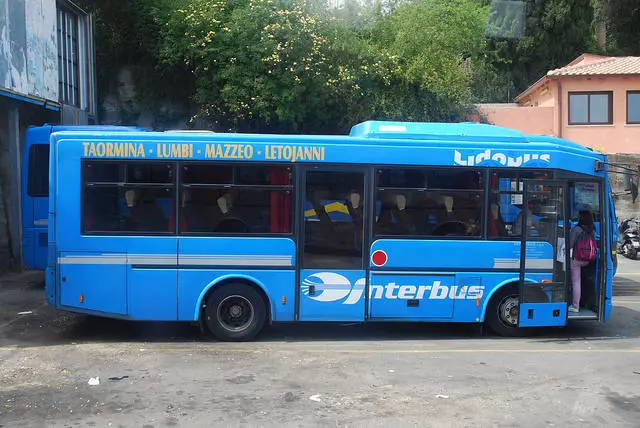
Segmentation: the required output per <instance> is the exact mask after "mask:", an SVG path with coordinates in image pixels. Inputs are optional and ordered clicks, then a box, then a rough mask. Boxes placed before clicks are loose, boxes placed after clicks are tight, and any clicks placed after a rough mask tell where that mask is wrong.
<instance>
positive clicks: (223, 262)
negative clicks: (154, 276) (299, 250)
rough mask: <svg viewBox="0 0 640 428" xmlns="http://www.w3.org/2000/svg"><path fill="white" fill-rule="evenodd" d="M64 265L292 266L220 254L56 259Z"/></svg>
mask: <svg viewBox="0 0 640 428" xmlns="http://www.w3.org/2000/svg"><path fill="white" fill-rule="evenodd" d="M58 263H59V264H65V265H92V264H95V265H126V264H130V265H171V266H177V265H178V264H183V265H190V266H195V265H202V266H292V265H293V257H292V256H263V255H220V254H211V255H206V254H195V255H194V254H185V255H177V254H129V255H127V254H101V255H99V256H93V255H92V256H66V257H59V258H58Z"/></svg>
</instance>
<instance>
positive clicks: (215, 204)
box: [180, 163, 292, 234]
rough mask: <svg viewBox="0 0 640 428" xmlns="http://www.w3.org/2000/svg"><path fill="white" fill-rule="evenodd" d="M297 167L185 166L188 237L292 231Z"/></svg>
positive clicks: (184, 223)
mask: <svg viewBox="0 0 640 428" xmlns="http://www.w3.org/2000/svg"><path fill="white" fill-rule="evenodd" d="M291 182H292V175H291V169H290V168H288V167H282V166H263V165H246V166H245V165H241V166H226V165H225V166H220V165H216V164H197V163H196V164H185V165H183V167H182V183H183V185H182V203H181V207H182V209H181V216H182V219H181V222H180V224H181V227H182V232H183V233H207V234H208V233H225V234H247V233H257V234H263V233H290V232H291V209H292V204H291V191H292V185H291Z"/></svg>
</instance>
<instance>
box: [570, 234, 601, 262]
mask: <svg viewBox="0 0 640 428" xmlns="http://www.w3.org/2000/svg"><path fill="white" fill-rule="evenodd" d="M597 248H598V245H597V244H596V240H595V239H593V237H592V236H591V235H590V234H588V233H586V232H582V233H580V235H578V237H577V239H576V244H575V247H574V250H573V254H574V256H573V258H574V259H575V260H577V261H579V262H592V261H594V260H595V259H596V250H597Z"/></svg>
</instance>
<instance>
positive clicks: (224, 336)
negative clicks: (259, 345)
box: [204, 282, 267, 342]
mask: <svg viewBox="0 0 640 428" xmlns="http://www.w3.org/2000/svg"><path fill="white" fill-rule="evenodd" d="M204 316H205V324H206V326H207V328H208V329H209V331H210V332H211V334H213V335H214V336H215V337H216V338H217V339H218V340H222V341H226V342H241V341H246V340H252V339H253V338H254V337H256V335H258V333H260V331H261V330H262V328H263V327H264V324H265V321H266V319H267V306H266V302H265V299H264V298H263V297H262V295H261V294H260V293H259V292H258V291H257V290H256V289H255V288H254V287H252V286H250V285H248V284H244V283H242V282H234V283H229V284H225V285H222V286H221V287H220V288H218V289H215V290H214V291H213V293H211V295H210V297H209V298H208V299H207V304H206V307H205V310H204Z"/></svg>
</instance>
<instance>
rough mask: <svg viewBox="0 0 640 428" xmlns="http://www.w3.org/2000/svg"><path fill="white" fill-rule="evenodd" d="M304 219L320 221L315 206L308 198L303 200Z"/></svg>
mask: <svg viewBox="0 0 640 428" xmlns="http://www.w3.org/2000/svg"><path fill="white" fill-rule="evenodd" d="M304 219H305V221H320V218H318V213H317V212H316V210H315V208H313V204H312V203H311V201H309V200H307V201H305V202H304Z"/></svg>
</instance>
